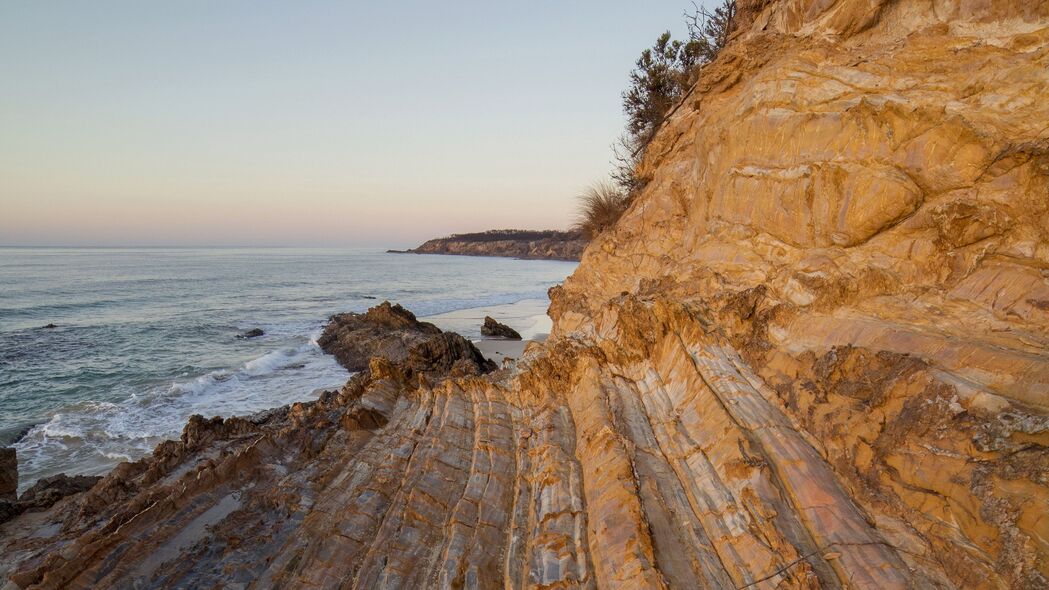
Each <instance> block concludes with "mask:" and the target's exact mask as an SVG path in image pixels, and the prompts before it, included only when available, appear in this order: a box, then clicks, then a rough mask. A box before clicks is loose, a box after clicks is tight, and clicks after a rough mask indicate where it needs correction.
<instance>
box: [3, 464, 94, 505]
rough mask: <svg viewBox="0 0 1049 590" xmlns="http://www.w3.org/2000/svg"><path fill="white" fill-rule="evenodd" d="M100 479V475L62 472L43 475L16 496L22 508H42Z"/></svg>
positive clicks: (89, 487) (87, 487)
mask: <svg viewBox="0 0 1049 590" xmlns="http://www.w3.org/2000/svg"><path fill="white" fill-rule="evenodd" d="M100 479H102V478H101V477H100V476H92V475H73V476H69V475H66V474H64V473H59V474H58V475H54V476H51V477H44V478H41V479H39V480H37V482H36V483H35V484H33V486H32V487H31V488H29V489H28V490H26V491H25V492H23V493H22V495H21V496H19V498H18V503H19V504H20V505H21V507H22V510H44V509H46V508H50V507H51V506H52V505H53V504H54V503H55V502H58V501H59V500H61V499H62V498H65V497H66V496H71V495H73V494H79V493H81V492H86V491H87V490H90V489H91V488H92V487H93V486H94V485H95V484H96V483H98V481H99V480H100Z"/></svg>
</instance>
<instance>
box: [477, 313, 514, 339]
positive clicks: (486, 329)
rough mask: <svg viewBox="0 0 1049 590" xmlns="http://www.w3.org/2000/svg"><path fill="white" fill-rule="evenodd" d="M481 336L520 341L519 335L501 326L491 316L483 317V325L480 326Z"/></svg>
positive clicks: (503, 325) (511, 329) (504, 325)
mask: <svg viewBox="0 0 1049 590" xmlns="http://www.w3.org/2000/svg"><path fill="white" fill-rule="evenodd" d="M481 335H482V336H490V337H493V338H506V339H508V340H520V339H521V334H519V333H518V332H517V330H514V329H513V328H511V327H510V326H507V325H506V324H501V323H499V322H497V321H496V320H495V318H493V317H491V316H484V324H483V325H481Z"/></svg>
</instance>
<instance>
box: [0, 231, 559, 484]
mask: <svg viewBox="0 0 1049 590" xmlns="http://www.w3.org/2000/svg"><path fill="white" fill-rule="evenodd" d="M574 268H575V264H574V263H569V262H556V261H541V260H514V259H507V258H481V257H464V256H435V255H412V254H387V253H384V252H381V251H374V250H320V249H310V250H298V249H193V250H191V249H128V250H116V249H22V248H0V445H10V446H13V447H15V448H16V449H17V451H18V462H19V472H20V473H19V476H20V477H19V479H20V488H21V489H25V488H26V487H27V486H28V485H31V484H32V482H34V481H36V479H37V478H40V477H46V476H49V475H54V474H56V473H61V472H65V473H67V474H71V475H72V474H100V473H104V472H106V471H107V470H108V469H110V468H112V466H113V465H115V464H116V463H118V462H120V461H127V460H135V459H138V458H140V457H142V456H144V455H146V454H148V453H150V452H152V450H153V448H154V447H155V446H156V445H157V443H159V442H160V441H162V440H164V439H170V438H178V436H179V434H180V432H181V430H182V427H183V426H184V425H185V423H186V420H187V419H188V418H189V416H191V415H193V414H202V415H204V416H207V417H210V416H232V415H245V414H250V413H253V412H257V411H260V410H264V409H268V408H273V407H278V406H281V405H284V404H288V403H291V402H295V401H304V400H309V399H313V398H314V397H315V395H316V393H315V392H316V391H317V390H318V389H322V388H337V387H339V386H341V385H342V384H343V383H344V382H345V381H346V379H347V378H348V377H349V375H348V373H347V372H346V371H345V370H344V369H343V368H342V367H340V366H339V365H338V364H337V363H336V362H335V361H334V359H333V358H332V357H331V356H329V355H326V354H324V353H323V352H322V351H321V350H320V348H318V346H317V343H316V339H317V337H318V336H319V335H320V332H321V330H322V328H323V326H324V324H325V322H326V320H327V318H328V317H330V316H331V315H332V314H334V313H339V312H344V311H363V310H365V309H367V308H368V307H371V306H372V305H375V304H377V303H379V302H381V301H383V300H390V301H393V302H398V303H401V304H403V305H405V307H407V308H408V309H410V310H412V311H413V312H415V314H416V315H418V316H428V315H434V314H440V313H444V312H449V311H454V310H462V309H472V308H481V307H486V306H492V305H499V304H507V303H513V302H516V301H521V300H526V299H536V298H545V297H546V290H547V289H548V288H549V287H550V286H552V285H554V284H556V283H559V282H561V281H562V280H564V278H565V277H566V276H567V275H568V274H570V273H571V272H572V270H573V269H574ZM48 324H54V325H55V327H54V328H44V326H46V325H48ZM478 324H479V323H478ZM253 328H261V329H262V330H263V331H264V332H265V335H264V336H261V337H258V338H250V339H243V338H238V336H239V335H241V334H243V333H244V332H246V331H248V330H250V329H253ZM461 329H462V330H463V331H465V332H466V333H464V334H463V335H464V336H467V337H476V336H477V335H478V334H477V333H476V332H475V331H472V330H471V329H470V328H469V326H464V327H463V328H461ZM476 329H479V325H478V326H477V328H476Z"/></svg>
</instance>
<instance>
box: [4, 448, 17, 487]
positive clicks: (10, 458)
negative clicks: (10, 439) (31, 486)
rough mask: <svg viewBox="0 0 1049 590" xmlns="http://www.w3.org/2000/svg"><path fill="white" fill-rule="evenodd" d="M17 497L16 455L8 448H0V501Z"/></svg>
mask: <svg viewBox="0 0 1049 590" xmlns="http://www.w3.org/2000/svg"><path fill="white" fill-rule="evenodd" d="M17 496H18V455H17V453H16V452H15V450H14V449H12V448H9V447H3V448H0V500H14V499H16V498H17Z"/></svg>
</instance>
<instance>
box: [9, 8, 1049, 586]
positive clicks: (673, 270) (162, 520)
mask: <svg viewBox="0 0 1049 590" xmlns="http://www.w3.org/2000/svg"><path fill="white" fill-rule="evenodd" d="M739 9H740V10H739V15H740V16H739V18H740V25H739V27H740V28H739V31H738V33H737V34H736V36H735V37H734V40H733V42H732V43H731V44H730V45H729V46H728V47H727V48H726V49H725V50H724V51H723V52H722V54H721V56H720V57H719V59H718V60H717V61H715V62H714V63H712V64H709V65H708V66H706V67H705V68H704V71H703V75H702V77H701V79H700V81H699V83H698V84H697V86H696V88H695V89H694V90H693V91H692V93H691V94H690V95H689V96H688V97H687V99H686V100H685V101H684V102H683V103H682V105H681V107H680V108H679V109H678V110H677V111H675V113H674V114H673V115H672V116H671V117H670V118H669V120H668V121H667V122H666V124H665V125H664V127H663V128H662V129H661V130H660V132H659V134H658V135H657V136H656V138H655V140H654V141H653V143H652V144H651V145H650V147H649V148H648V151H647V154H646V158H645V161H644V163H643V165H642V168H641V172H642V174H644V175H645V176H646V177H647V178H648V180H649V182H648V185H647V186H646V188H645V190H644V191H643V192H642V193H641V195H640V196H639V197H638V199H637V200H636V201H635V202H634V204H633V205H632V207H631V208H630V209H629V210H628V211H627V212H626V213H625V214H624V216H623V218H622V219H621V220H620V222H619V224H618V225H617V226H616V227H615V228H613V229H612V230H611V231H609V232H607V233H605V234H603V235H602V236H600V237H599V238H597V240H596V241H595V242H594V243H592V244H591V246H590V247H589V248H588V250H587V252H586V254H585V255H584V259H583V261H582V263H581V264H580V266H579V268H578V270H577V271H576V273H575V274H574V275H573V276H572V277H571V278H570V279H569V280H567V281H566V282H565V284H564V285H563V286H562V287H559V288H555V289H552V290H551V300H552V303H551V308H550V313H551V315H552V317H553V318H554V320H555V324H554V329H553V331H552V334H551V337H550V339H549V340H548V341H547V342H545V343H543V344H541V345H535V346H533V347H531V348H530V349H529V351H528V352H527V353H526V354H525V355H523V356H522V358H521V359H519V360H518V361H517V363H516V364H515V367H514V369H512V370H502V371H491V372H488V371H490V369H491V367H490V366H488V365H485V364H483V363H482V362H481V360H479V357H478V356H477V355H476V351H475V350H474V349H473V348H472V346H470V345H469V344H470V343H469V342H467V341H465V340H463V339H462V338H459V337H457V336H455V335H451V334H442V333H440V331H439V330H437V329H436V328H434V327H433V326H430V325H428V324H424V323H421V322H418V320H416V319H415V317H414V316H413V315H411V314H410V313H409V312H407V311H406V310H403V309H402V308H399V307H398V306H393V305H390V304H388V303H385V304H383V305H381V306H379V307H377V308H373V310H370V311H369V312H367V313H366V314H344V315H342V316H336V317H335V318H333V321H332V324H331V325H330V326H329V327H328V329H327V330H326V331H325V335H324V337H323V338H322V340H323V341H324V342H323V345H324V346H325V349H326V350H329V351H331V352H332V353H333V354H335V355H336V356H337V358H339V360H340V362H342V363H343V364H344V365H346V366H347V367H348V368H351V369H352V370H355V371H359V372H358V373H357V374H355V375H354V376H353V377H352V378H351V379H350V380H349V381H348V382H347V384H346V385H345V386H344V387H343V388H342V389H341V390H339V391H334V392H326V393H325V394H323V395H322V396H321V397H320V398H319V399H318V400H317V401H315V402H311V403H302V404H294V405H291V406H288V407H286V408H281V409H278V410H273V411H270V412H266V413H264V414H260V415H257V416H254V417H251V418H228V419H225V420H223V419H211V420H207V419H204V418H201V417H194V418H193V419H192V420H191V421H190V423H189V424H188V425H187V427H186V430H185V432H184V435H183V437H182V440H180V441H168V442H166V443H163V444H161V445H160V446H158V447H157V449H156V450H155V452H154V454H153V456H152V457H149V458H146V459H143V460H141V461H137V462H134V463H125V464H122V465H120V466H118V467H117V468H116V469H114V471H113V472H111V473H110V474H109V475H107V476H106V477H105V478H103V480H102V481H100V482H99V483H98V484H96V485H95V486H94V487H93V488H91V489H90V490H89V491H87V492H85V493H84V494H80V495H75V496H72V497H70V498H69V499H67V500H65V501H63V502H59V503H57V504H56V505H55V506H54V507H53V508H51V509H50V510H49V511H47V512H45V513H43V515H42V517H43V518H47V519H50V522H53V523H60V530H58V531H57V532H54V531H52V530H50V529H49V530H48V535H47V536H45V537H41V536H37V537H34V536H32V531H31V529H30V532H27V533H25V534H22V535H21V536H19V535H13V536H9V537H6V538H4V539H3V541H0V543H2V544H3V545H2V550H3V551H4V555H5V556H6V555H13V556H16V557H14V558H12V559H11V562H10V564H11V565H10V566H9V567H11V568H13V569H11V571H10V572H9V573H8V579H10V580H11V581H12V582H13V583H15V584H17V585H19V586H22V587H27V586H31V585H37V586H38V587H44V588H59V587H99V588H110V587H134V586H136V585H138V586H144V587H145V586H151V587H213V586H217V585H231V584H244V585H245V586H248V587H256V588H269V587H346V588H373V587H388V588H421V587H427V588H428V587H437V588H453V587H454V588H460V587H473V588H495V587H498V588H513V589H524V588H687V589H693V588H711V589H722V588H768V589H771V588H798V589H801V588H804V589H812V588H861V589H871V590H874V589H878V590H881V589H885V588H900V589H902V588H988V589H999V588H1003V589H1004V588H1010V589H1012V588H1015V589H1033V588H1044V587H1046V586H1047V585H1049V565H1047V564H1049V549H1047V548H1049V534H1047V531H1046V526H1045V514H1046V505H1047V501H1049V478H1047V477H1046V473H1047V466H1049V401H1047V399H1049V357H1047V355H1046V352H1045V351H1046V350H1049V321H1045V320H1046V319H1047V318H1046V316H1045V313H1046V310H1047V309H1049V304H1045V305H1043V303H1044V302H1046V301H1049V291H1047V289H1049V284H1047V283H1046V277H1049V215H1047V213H1049V203H1047V201H1046V199H1045V195H1046V194H1049V191H1047V189H1049V160H1047V156H1046V153H1047V152H1046V150H1045V147H1044V146H1046V145H1049V139H1047V137H1046V133H1047V132H1049V131H1047V129H1049V128H1047V127H1046V125H1045V122H1046V121H1049V102H1047V101H1045V100H1040V97H1041V96H1044V95H1046V94H1049V68H1046V63H1047V60H1049V33H1047V31H1049V6H1046V5H1045V4H1044V3H1021V2H1012V1H1003V2H993V3H951V2H946V3H944V2H941V3H938V4H936V6H935V7H934V9H930V8H929V6H927V5H926V4H923V3H920V2H916V1H912V0H897V1H895V2H889V1H882V0H874V1H873V2H871V1H867V0H862V1H861V0H836V1H835V0H829V1H823V2H816V1H813V0H779V1H776V0H747V1H743V0H741V1H740V5H739ZM20 520H22V522H24V517H21V518H20V519H16V521H15V522H13V523H11V524H12V525H15V524H18V523H19V521H20ZM8 526H9V527H10V525H8ZM48 526H51V527H53V526H55V525H54V524H50V525H48ZM4 530H5V531H7V530H26V529H17V527H15V528H14V529H12V528H6V529H4Z"/></svg>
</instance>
